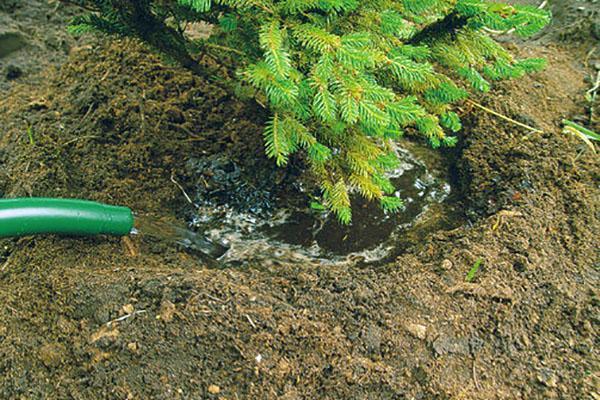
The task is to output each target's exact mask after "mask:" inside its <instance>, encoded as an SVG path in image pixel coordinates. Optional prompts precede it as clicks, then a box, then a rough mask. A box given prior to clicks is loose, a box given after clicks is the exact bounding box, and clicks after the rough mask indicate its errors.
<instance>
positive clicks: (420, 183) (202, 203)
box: [188, 145, 463, 264]
mask: <svg viewBox="0 0 600 400" xmlns="http://www.w3.org/2000/svg"><path fill="white" fill-rule="evenodd" d="M408 147H409V148H410V150H407V149H404V148H398V149H397V150H396V152H397V154H398V157H399V159H400V161H401V163H400V165H399V167H398V168H397V169H395V170H394V171H391V172H390V173H389V178H390V179H391V181H392V182H393V183H394V185H395V187H396V189H397V191H396V192H395V193H394V195H395V196H397V197H399V198H401V199H402V200H403V201H404V208H403V209H402V210H401V211H399V212H397V213H388V212H384V211H383V210H381V208H380V207H379V205H378V204H377V203H376V202H369V201H367V200H365V199H363V198H361V197H360V196H358V195H356V196H353V199H352V202H353V210H354V213H353V220H352V223H351V224H350V225H348V226H345V225H341V224H340V223H339V222H338V220H337V219H336V218H335V216H334V215H332V214H331V213H326V212H322V211H319V210H316V209H314V208H313V207H311V206H310V197H311V196H310V195H311V194H312V192H313V191H311V190H309V189H306V186H309V185H303V184H297V183H296V184H293V186H294V187H293V190H289V187H287V189H286V190H278V185H279V186H285V185H286V182H285V178H284V179H279V178H278V176H277V173H276V172H266V174H267V175H269V176H267V177H263V179H261V180H260V181H261V182H263V184H262V185H259V186H260V187H257V185H256V183H255V180H252V179H249V178H248V177H246V175H247V174H245V173H244V167H242V166H240V165H237V164H236V163H235V162H233V161H231V160H226V159H222V158H218V157H217V158H215V157H212V158H211V157H208V158H206V159H191V160H189V161H188V173H189V174H191V180H192V181H194V182H196V184H195V186H194V190H195V192H194V196H193V202H194V203H195V210H194V212H193V213H191V214H190V216H189V218H188V222H189V225H190V228H191V229H192V230H194V231H196V232H199V233H203V234H204V235H206V237H207V238H209V239H210V240H211V241H213V242H215V243H221V244H223V245H225V246H227V247H228V248H229V250H228V251H227V252H226V253H225V254H224V255H223V256H222V257H221V258H220V259H219V261H221V262H223V263H225V264H245V263H249V262H260V261H269V260H277V261H279V262H287V263H293V262H306V261H313V262H319V263H323V264H328V263H344V262H346V263H347V262H350V263H356V262H364V263H370V262H374V261H380V260H384V259H388V258H391V257H393V256H396V255H398V254H401V253H402V252H403V251H405V250H406V249H407V248H408V247H409V246H410V245H411V244H414V243H415V242H416V241H417V240H418V238H422V237H424V236H425V235H427V234H430V233H432V232H433V231H436V230H439V229H451V228H454V227H457V226H459V225H460V224H462V222H463V219H462V217H461V215H460V210H459V207H458V206H457V205H456V203H457V195H456V193H455V192H456V191H455V190H454V189H453V186H452V185H451V181H452V178H451V174H450V172H449V171H448V169H447V168H448V167H447V165H448V162H447V160H442V158H444V157H443V156H441V155H440V154H439V152H437V151H436V150H431V149H427V148H424V147H421V146H415V145H410V146H408ZM256 174H260V172H256ZM279 189H280V188H279ZM290 193H291V194H290Z"/></svg>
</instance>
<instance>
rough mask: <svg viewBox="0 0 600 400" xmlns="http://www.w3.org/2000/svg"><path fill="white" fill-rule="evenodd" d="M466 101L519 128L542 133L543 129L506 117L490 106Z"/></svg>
mask: <svg viewBox="0 0 600 400" xmlns="http://www.w3.org/2000/svg"><path fill="white" fill-rule="evenodd" d="M467 103H469V104H471V105H473V106H475V107H477V108H480V109H482V110H483V111H485V112H487V113H489V114H492V115H495V116H496V117H498V118H502V119H503V120H505V121H508V122H510V123H512V124H515V125H517V126H520V127H521V128H525V129H527V130H530V131H532V132H534V133H544V131H542V130H541V129H537V128H534V127H533V126H529V125H526V124H524V123H522V122H519V121H516V120H514V119H512V118H510V117H507V116H506V115H504V114H500V113H499V112H497V111H494V110H492V109H490V108H487V107H486V106H483V105H481V104H479V103H476V102H474V101H473V100H467Z"/></svg>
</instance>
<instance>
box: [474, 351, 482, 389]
mask: <svg viewBox="0 0 600 400" xmlns="http://www.w3.org/2000/svg"><path fill="white" fill-rule="evenodd" d="M476 361H477V360H476V359H475V358H473V382H474V383H475V388H477V390H481V386H480V385H479V380H478V379H477V369H476V368H475V362H476Z"/></svg>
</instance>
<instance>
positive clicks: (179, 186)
mask: <svg viewBox="0 0 600 400" xmlns="http://www.w3.org/2000/svg"><path fill="white" fill-rule="evenodd" d="M171 182H173V183H174V184H175V185H176V186H177V187H178V188H179V190H181V193H183V195H184V196H185V199H186V200H187V201H188V203H190V204H191V205H193V206H194V207H197V206H196V204H194V202H193V201H192V199H191V198H190V196H188V194H187V193H186V191H185V189H184V188H183V186H181V185H180V184H179V182H177V181H176V180H175V176H174V175H173V174H171Z"/></svg>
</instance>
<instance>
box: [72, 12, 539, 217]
mask: <svg viewBox="0 0 600 400" xmlns="http://www.w3.org/2000/svg"><path fill="white" fill-rule="evenodd" d="M82 2H83V3H85V4H86V6H87V7H88V8H94V9H96V10H97V12H95V13H91V14H89V15H87V16H84V17H81V18H78V19H77V20H76V21H75V22H74V24H73V25H72V26H71V30H72V31H74V32H82V31H85V30H89V29H97V30H101V31H104V32H108V33H113V34H121V35H132V36H136V37H138V38H140V39H142V40H143V41H145V42H147V43H149V44H150V45H151V46H153V47H154V48H156V49H157V50H159V51H160V52H162V53H164V54H166V55H167V56H170V57H171V58H173V59H174V60H176V61H178V62H180V63H181V64H183V65H184V66H186V67H188V68H190V69H192V70H193V71H194V72H196V73H199V74H203V75H209V71H206V70H205V69H203V68H202V67H200V66H199V65H198V64H197V63H196V62H195V61H194V57H193V56H192V55H191V54H192V52H191V50H192V49H194V48H196V49H197V48H198V46H201V47H206V46H210V45H212V46H215V47H217V46H218V47H219V48H221V49H223V48H235V49H236V51H237V53H239V51H241V52H242V53H243V57H242V58H241V60H240V61H239V64H240V65H241V67H240V70H239V77H240V79H241V80H242V82H245V83H247V84H248V85H250V86H251V87H252V88H254V90H255V92H254V96H255V97H256V98H257V100H258V101H259V102H261V103H262V104H266V105H267V106H268V108H269V110H270V112H271V118H270V120H269V122H268V123H267V124H266V127H265V131H264V139H265V149H266V154H267V156H268V157H270V158H272V159H273V160H274V161H275V163H276V164H277V165H279V166H285V165H286V164H287V163H288V161H289V160H290V157H291V156H292V155H293V154H295V153H297V152H300V151H301V152H303V153H304V154H305V155H306V159H307V160H308V163H309V164H310V170H311V171H312V173H314V174H315V175H316V177H317V178H318V180H319V182H320V185H321V189H322V197H323V204H324V205H325V206H326V207H327V208H328V209H330V210H332V211H333V212H334V213H335V214H336V215H337V217H338V218H339V220H340V221H341V222H343V223H349V222H350V221H351V218H352V211H351V204H350V203H351V201H350V194H351V193H352V192H353V191H356V192H359V193H360V194H361V195H362V196H364V197H365V198H367V199H370V200H377V201H379V202H380V203H381V206H382V207H383V208H384V209H385V210H389V211H396V210H398V209H400V208H402V201H401V199H399V198H397V197H395V196H394V195H393V194H394V193H395V188H394V186H393V185H392V183H391V182H390V180H389V179H388V177H387V176H386V172H388V171H390V170H391V169H394V168H396V166H397V164H398V159H397V157H396V155H395V153H394V146H393V144H394V142H396V141H398V139H400V138H401V137H402V136H403V134H404V131H405V130H407V129H413V130H414V131H415V132H418V133H419V134H421V135H422V136H423V137H425V138H426V139H427V141H428V142H429V143H430V144H431V145H432V146H433V147H439V146H453V145H454V144H455V143H456V141H457V139H456V137H455V136H453V134H454V133H456V132H458V131H459V130H460V129H461V121H460V118H459V116H458V115H457V114H456V112H455V111H453V105H454V104H456V103H457V102H460V101H461V100H463V99H465V98H466V97H467V96H468V95H469V93H470V92H473V91H480V92H486V91H488V90H489V89H490V84H491V82H492V81H497V80H501V79H508V78H518V77H521V76H523V75H524V74H526V73H530V72H535V71H538V70H540V69H542V68H543V67H544V64H545V63H544V60H542V59H525V60H517V59H515V58H514V57H513V56H512V55H511V54H509V53H508V52H507V51H506V50H505V49H504V48H503V47H502V46H500V45H499V44H498V43H497V42H496V41H495V40H494V39H493V38H492V37H490V35H489V34H488V33H487V31H486V30H487V29H491V30H496V31H509V30H513V31H514V32H515V33H516V34H517V35H519V36H523V37H526V36H530V35H533V34H535V33H536V32H538V31H540V30H541V29H542V28H543V27H544V26H545V25H546V24H547V23H548V22H549V19H550V15H549V13H548V12H546V11H544V10H540V9H537V8H535V7H530V6H517V5H507V4H501V3H495V2H491V1H486V0H395V1H392V0H368V1H359V0H171V1H169V0H89V1H86V0H83V1H82ZM199 21H204V22H207V23H210V24H213V25H214V26H215V29H213V33H212V35H211V36H210V37H209V38H207V39H205V40H203V41H202V42H201V43H198V42H196V43H194V42H193V41H191V40H189V39H188V38H187V37H186V34H185V26H186V24H187V23H189V22H199Z"/></svg>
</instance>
